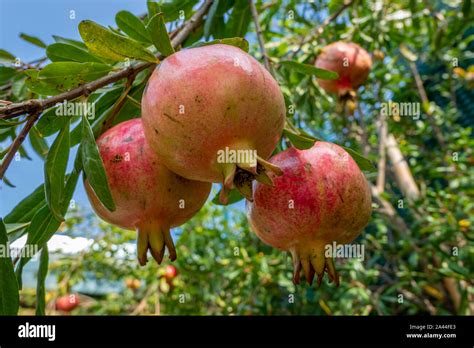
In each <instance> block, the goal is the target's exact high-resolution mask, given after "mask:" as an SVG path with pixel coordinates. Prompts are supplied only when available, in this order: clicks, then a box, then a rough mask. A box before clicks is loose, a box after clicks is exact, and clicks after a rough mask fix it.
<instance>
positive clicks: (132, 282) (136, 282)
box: [125, 278, 142, 290]
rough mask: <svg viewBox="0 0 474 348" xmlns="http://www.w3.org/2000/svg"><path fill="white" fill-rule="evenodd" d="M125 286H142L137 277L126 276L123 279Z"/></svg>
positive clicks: (134, 287) (133, 288)
mask: <svg viewBox="0 0 474 348" xmlns="http://www.w3.org/2000/svg"><path fill="white" fill-rule="evenodd" d="M125 286H126V287H127V288H129V289H132V290H136V289H138V288H140V286H142V283H141V282H140V281H139V280H138V279H134V278H127V279H125Z"/></svg>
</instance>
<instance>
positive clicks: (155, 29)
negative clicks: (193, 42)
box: [147, 13, 174, 57]
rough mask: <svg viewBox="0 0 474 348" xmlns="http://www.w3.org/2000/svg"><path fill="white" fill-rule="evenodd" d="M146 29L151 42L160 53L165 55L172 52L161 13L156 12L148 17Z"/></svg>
mask: <svg viewBox="0 0 474 348" xmlns="http://www.w3.org/2000/svg"><path fill="white" fill-rule="evenodd" d="M147 30H148V33H149V34H150V36H151V40H152V41H153V44H154V45H155V47H156V48H157V50H158V51H159V52H160V53H161V54H162V55H164V56H165V57H167V56H169V55H171V54H173V53H174V49H173V46H172V45H171V41H170V37H169V35H168V31H167V30H166V26H165V20H164V16H163V13H158V14H156V15H154V16H153V18H151V19H150V22H149V23H148V25H147Z"/></svg>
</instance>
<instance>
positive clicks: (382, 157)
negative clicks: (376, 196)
mask: <svg viewBox="0 0 474 348" xmlns="http://www.w3.org/2000/svg"><path fill="white" fill-rule="evenodd" d="M378 128H379V162H378V165H377V185H376V187H377V191H378V192H380V193H383V191H384V187H385V170H386V167H387V156H386V147H385V146H386V142H387V119H386V118H385V116H384V115H383V114H382V113H380V114H379V124H378Z"/></svg>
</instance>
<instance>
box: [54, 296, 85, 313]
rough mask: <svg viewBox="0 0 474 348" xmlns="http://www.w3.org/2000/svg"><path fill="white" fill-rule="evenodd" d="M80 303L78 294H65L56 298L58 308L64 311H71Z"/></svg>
mask: <svg viewBox="0 0 474 348" xmlns="http://www.w3.org/2000/svg"><path fill="white" fill-rule="evenodd" d="M79 304H80V301H79V296H78V295H76V294H69V295H64V296H61V297H58V298H57V299H56V309H57V310H59V311H63V312H71V311H72V310H73V309H74V308H76V307H77V306H79Z"/></svg>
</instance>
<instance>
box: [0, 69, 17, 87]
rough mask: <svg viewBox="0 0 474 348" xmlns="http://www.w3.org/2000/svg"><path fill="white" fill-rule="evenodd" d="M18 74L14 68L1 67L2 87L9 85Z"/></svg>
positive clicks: (0, 78) (0, 83) (0, 79)
mask: <svg viewBox="0 0 474 348" xmlns="http://www.w3.org/2000/svg"><path fill="white" fill-rule="evenodd" d="M16 73H17V72H16V70H15V69H13V68H9V67H6V66H0V85H4V84H7V82H8V81H10V80H11V78H12V77H13V76H15V75H16Z"/></svg>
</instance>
